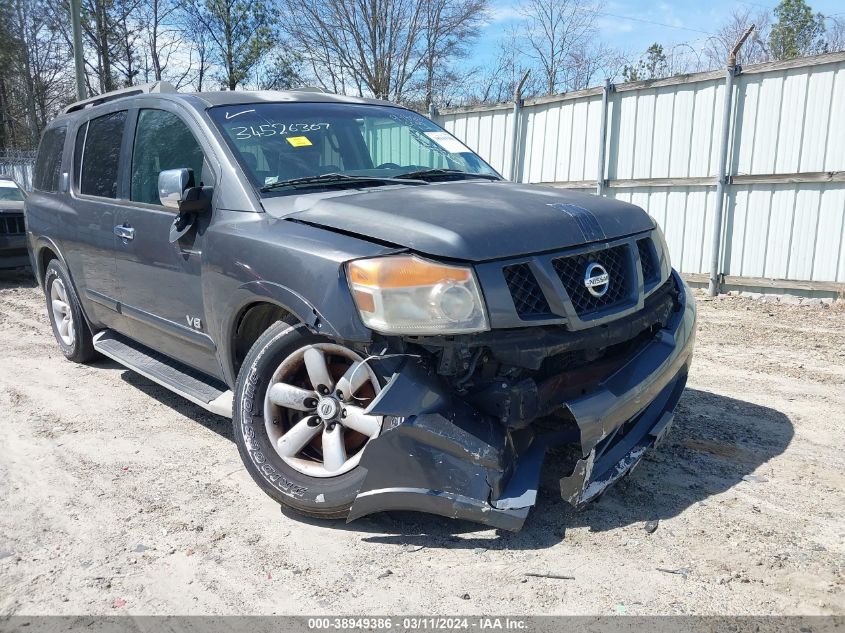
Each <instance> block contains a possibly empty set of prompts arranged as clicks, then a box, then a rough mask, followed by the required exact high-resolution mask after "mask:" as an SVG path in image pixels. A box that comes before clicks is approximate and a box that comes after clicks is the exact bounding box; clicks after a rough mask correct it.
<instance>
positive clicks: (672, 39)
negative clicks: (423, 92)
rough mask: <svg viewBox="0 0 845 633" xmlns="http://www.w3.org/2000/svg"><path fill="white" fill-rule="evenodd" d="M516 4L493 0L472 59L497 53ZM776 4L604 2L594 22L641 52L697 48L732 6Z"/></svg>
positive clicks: (820, 4)
mask: <svg viewBox="0 0 845 633" xmlns="http://www.w3.org/2000/svg"><path fill="white" fill-rule="evenodd" d="M808 1H809V4H810V6H811V7H812V8H813V10H814V11H821V12H822V13H824V14H825V15H834V14H839V16H840V17H843V18H845V3H843V0H808ZM517 4H518V3H517V2H516V1H515V0H492V5H491V7H492V11H491V20H490V23H489V24H488V25H487V26H486V27H485V29H484V30H483V31H482V34H481V37H480V38H479V42H478V44H476V49H475V51H474V52H475V54H474V55H473V58H474V59H472V60H471V63H473V64H478V65H482V64H484V63H486V62H488V61H490V60H491V58H494V57H495V55H496V51H497V39H498V38H499V36H500V35H501V34H502V33H504V32H506V31H507V29H508V27H509V26H510V25H511V24H513V23H514V21H515V20H517V19H518V14H517V12H516V6H517ZM776 4H777V1H774V2H772V1H769V2H767V1H766V0H759V1H757V2H738V1H728V0H682V1H680V2H666V1H658V2H648V1H646V0H635V1H633V2H622V1H618V0H603V1H602V2H600V3H599V7H600V8H599V9H598V10H599V11H600V14H599V15H597V25H598V27H599V30H600V32H601V36H602V39H603V40H604V41H605V42H607V43H608V44H610V45H612V46H613V47H615V48H619V49H621V50H623V51H626V52H637V53H639V52H642V51H645V49H646V48H648V47H649V45H651V44H652V43H654V42H660V43H661V44H663V46H664V49H667V48H669V47H671V46H673V45H675V44H681V43H689V44H690V45H692V46H693V47H696V48H699V47H700V46H701V45H702V44H703V42H704V41H705V40H706V39H707V37H708V36H709V34H710V33H712V32H713V31H715V30H716V29H717V28H718V27H719V26H720V25H721V24H722V23H723V22H725V20H726V18H727V17H728V16H729V15H730V12H731V10H732V9H733V8H734V7H740V6H745V7H748V8H750V9H751V10H752V12H757V11H760V10H765V9H767V8H768V9H771V8H773V7H774V6H775V5H776Z"/></svg>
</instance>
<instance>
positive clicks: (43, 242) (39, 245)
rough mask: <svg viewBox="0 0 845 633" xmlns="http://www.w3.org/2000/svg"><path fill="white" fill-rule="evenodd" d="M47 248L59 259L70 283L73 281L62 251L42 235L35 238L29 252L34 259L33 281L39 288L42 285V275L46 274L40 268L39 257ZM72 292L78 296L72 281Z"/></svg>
mask: <svg viewBox="0 0 845 633" xmlns="http://www.w3.org/2000/svg"><path fill="white" fill-rule="evenodd" d="M45 248H49V249H50V250H51V251H53V252H54V253H55V254H56V257H58V258H59V261H60V262H62V265H63V266H64V267H65V269H66V270H67V274H68V275H69V276H70V279H71V281H73V273H72V272H71V271H70V268H68V265H67V261H65V256H64V254H62V249H60V248H59V245H58V244H56V242H55V240H53V239H52V238H49V237H46V236H44V235H39V236H38V237H37V238H35V244H33V245H32V247H31V250H30V252H31V253H32V257H33V258H34V259H35V261H34V262H33V264H34V266H33V270H34V272H35V280H36V281H37V282H38V285H39V286H43V285H44V274H45V273H46V272H47V270H46V269H45V268H43V267H42V263H41V255H42V254H43V253H44V249H45ZM73 286H74V290H76V291H77V295H78V294H79V292H78V289H77V288H76V282H75V281H73Z"/></svg>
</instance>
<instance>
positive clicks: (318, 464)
mask: <svg viewBox="0 0 845 633" xmlns="http://www.w3.org/2000/svg"><path fill="white" fill-rule="evenodd" d="M312 348H313V349H320V348H323V349H327V350H329V351H326V352H324V362H325V365H324V367H323V368H324V371H323V376H327V375H328V374H331V375H330V376H328V379H330V380H331V381H332V382H333V383H334V384H333V385H330V386H329V387H328V388H327V389H325V390H324V391H325V393H326V395H327V396H334V394H335V393H336V391H335V390H336V389H338V385H340V384H341V383H340V374H341V373H342V372H343V370H344V357H343V356H342V353H346V352H348V353H349V355H350V357H357V356H358V355H357V354H356V353H355V352H353V351H352V350H347V349H346V348H343V347H341V346H339V345H336V344H334V343H333V342H332V341H331V340H330V339H328V338H327V337H325V336H320V335H317V334H314V333H312V332H310V331H309V330H308V329H307V328H306V327H305V326H304V325H302V324H297V323H296V322H294V321H291V322H286V321H279V322H277V323H275V324H274V325H272V326H270V328H268V329H267V331H266V332H264V334H262V335H261V336H260V337H259V338H258V340H257V341H256V342H255V344H254V345H253V346H252V348H251V349H250V351H249V353H248V354H247V357H246V359H244V362H243V365H242V366H241V370H240V373H239V374H238V381H237V386H236V389H235V402H234V410H233V415H232V424H233V431H234V437H235V443H236V444H237V446H238V452H239V453H240V455H241V459H242V460H243V462H244V465H245V466H246V469H247V471H249V474H250V475H251V476H252V478H253V479H254V480H255V482H256V483H257V484H258V485H259V486H260V487H261V489H262V490H264V492H265V493H267V494H268V495H269V496H270V497H272V498H273V499H275V500H276V501H277V502H278V503H280V504H281V505H283V506H286V507H288V508H290V509H292V510H294V511H296V512H298V513H300V514H303V515H306V516H310V517H317V518H325V519H339V518H344V517H346V515H347V514H348V512H349V508H350V506H351V505H352V502H353V501H354V500H355V497H356V495H357V494H358V491H359V490H360V488H361V484H362V483H363V480H364V477H365V475H366V471H364V470H363V469H362V468H359V467H358V466H357V460H355V459H351V460H347V462H346V463H344V464H343V466H340V465H339V464H338V465H337V466H331V464H330V461H331V460H330V457H331V456H330V455H329V452H330V451H329V448H326V450H324V446H325V447H330V444H331V439H332V438H334V439H337V436H336V435H334V434H335V433H338V434H340V439H339V440H337V441H339V442H340V443H343V444H344V450H343V451H342V453H343V456H344V458H345V457H347V456H349V457H350V458H354V457H355V456H356V455H359V453H360V452H361V451H363V450H364V445H365V444H366V442H368V441H369V439H371V438H373V437H375V436H377V435H378V433H379V432H380V430H381V420H380V419H379V420H378V422H377V426H376V421H375V419H369V420H366V421H365V422H368V423H369V424H371V425H372V426H371V427H370V428H369V429H367V431H368V433H370V434H369V437H367V436H365V435H360V436H359V435H357V431H354V430H353V429H351V428H349V427H348V425H347V421H346V420H344V419H342V418H341V414H343V413H345V414H347V415H349V416H350V417H352V416H353V413H360V412H361V411H363V406H364V404H363V402H359V401H365V400H366V399H367V396H374V393H373V391H377V390H378V389H379V387H378V386H376V387H375V388H373V387H372V385H371V386H370V387H365V388H362V386H363V385H362V384H358V385H356V390H355V391H354V393H357V394H358V396H359V398H354V399H352V400H350V398H349V397H350V396H351V395H352V394H346V396H345V398H341V399H338V400H337V401H336V404H337V405H338V411H337V415H336V416H335V417H332V418H330V419H329V418H328V414H326V419H323V418H321V415H320V414H318V411H317V401H319V400H320V394H319V393H318V392H317V390H318V386H317V385H312V384H311V382H314V381H312V380H311V374H310V372H309V371H308V367H307V366H306V365H305V361H304V358H303V353H304V352H303V350H311V349H312ZM338 352H340V354H338ZM310 354H311V358H310V359H311V360H313V356H314V352H313V351H312V352H310ZM359 358H360V357H359ZM350 362H352V363H353V364H354V361H350ZM286 367H293V368H294V369H293V370H292V371H288V372H287V374H285V368H286ZM361 370H362V371H364V373H367V374H368V376H369V377H370V378H369V379H368V380H375V382H376V385H378V384H379V383H378V378H377V377H375V375H374V374H373V373H372V370H371V369H370V368H369V367H368V366H367V365H366V364H364V365H362V366H361ZM294 374H295V375H296V376H298V379H297V380H298V384H299V387H292V390H293V391H294V393H297V392H300V393H304V392H306V391H307V392H308V393H309V395H308V397H306V398H305V399H304V400H302V402H305V403H307V405H305V406H301V407H300V408H299V410H296V408H295V407H294V408H284V407H276V406H274V405H273V403H272V402H270V403H269V405H268V398H269V397H270V396H269V395H268V389H269V388H270V387H271V386H276V387H277V389H278V387H279V386H281V387H286V386H287V385H286V384H284V383H286V382H293V381H292V380H287V379H286V380H281V378H280V375H286V376H288V377H291V376H293V375H294ZM344 375H345V374H344ZM356 381H359V378H358V377H356ZM319 382H326V380H322V381H319ZM346 384H348V383H346ZM298 390H299V391H298ZM274 393H275V390H274ZM360 396H364V397H360ZM274 397H275V396H274ZM327 399H331V398H327ZM320 402H322V401H320ZM268 406H269V409H268ZM329 408H331V407H329ZM268 411H269V412H270V413H269V415H270V421H269V422H268ZM360 417H361V416H358V418H357V419H358V421H359V422H360ZM364 417H366V418H369V416H364ZM306 424H307V425H308V427H309V428H305V426H304V425H306ZM297 425H299V427H301V428H305V433H306V435H305V436H302V437H304V438H305V439H304V442H305V445H304V447H303V448H302V449H301V450H296V451H294V452H290V453H288V454H287V456H285V451H284V450H283V449H282V448H280V447H281V446H290V444H287V445H285V443H284V442H280V439H281V436H287V437H288V439H290V437H291V435H293V436H295V435H296V433H297V432H296V431H293V432H292V433H291V435H287V434H288V433H289V432H290V431H291V429H292V428H293V427H294V426H297ZM310 429H313V432H311V431H310ZM321 433H322V435H320V434H321ZM326 433H328V435H326ZM327 438H328V439H327ZM297 439H299V438H297ZM323 440H325V442H326V443H325V444H324V443H323ZM294 441H295V440H294ZM302 443H303V441H299V444H302ZM353 462H354V463H353ZM335 470H336V472H337V473H338V474H337V475H334V474H332V473H333V472H335ZM308 473H311V474H308ZM314 475H316V476H314Z"/></svg>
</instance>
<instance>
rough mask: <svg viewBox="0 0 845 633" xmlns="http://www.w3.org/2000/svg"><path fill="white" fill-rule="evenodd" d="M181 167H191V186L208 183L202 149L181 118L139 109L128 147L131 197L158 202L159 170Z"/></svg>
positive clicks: (157, 111)
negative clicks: (130, 166) (131, 147)
mask: <svg viewBox="0 0 845 633" xmlns="http://www.w3.org/2000/svg"><path fill="white" fill-rule="evenodd" d="M185 167H187V168H188V169H192V170H193V172H194V184H195V185H197V186H199V185H200V183H202V182H204V184H206V185H208V184H211V183H209V182H205V178H204V176H205V174H203V153H202V148H201V147H200V144H199V143H198V142H197V139H196V137H194V135H193V134H192V133H191V130H190V129H188V126H187V125H186V124H185V123H184V121H182V120H181V119H180V118H179V117H178V116H176V115H175V114H173V113H172V112H167V111H165V110H141V112H140V113H139V114H138V127H137V129H136V130H135V144H134V147H133V150H132V190H131V199H132V200H134V201H135V202H146V203H147V204H161V202H160V201H159V197H158V175H159V173H160V172H162V171H165V170H167V169H182V168H185Z"/></svg>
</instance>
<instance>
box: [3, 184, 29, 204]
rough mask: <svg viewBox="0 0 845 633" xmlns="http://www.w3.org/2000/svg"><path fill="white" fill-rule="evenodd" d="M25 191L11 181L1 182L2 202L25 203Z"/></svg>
mask: <svg viewBox="0 0 845 633" xmlns="http://www.w3.org/2000/svg"><path fill="white" fill-rule="evenodd" d="M23 199H24V195H23V191H21V190H20V188H19V187H18V186H17V185H16V184H15V183H14V182H12V181H11V180H0V202H23Z"/></svg>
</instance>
